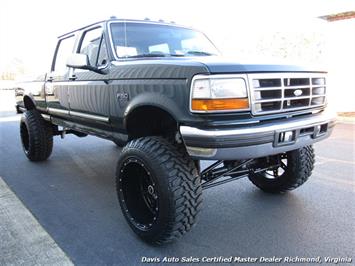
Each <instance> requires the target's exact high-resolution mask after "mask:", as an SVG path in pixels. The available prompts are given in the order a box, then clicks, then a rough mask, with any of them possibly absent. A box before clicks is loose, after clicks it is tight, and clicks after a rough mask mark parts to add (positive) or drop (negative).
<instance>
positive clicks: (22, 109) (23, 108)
mask: <svg viewBox="0 0 355 266" xmlns="http://www.w3.org/2000/svg"><path fill="white" fill-rule="evenodd" d="M18 109H19V110H20V111H21V112H26V111H27V109H26V108H25V107H21V106H19V107H18Z"/></svg>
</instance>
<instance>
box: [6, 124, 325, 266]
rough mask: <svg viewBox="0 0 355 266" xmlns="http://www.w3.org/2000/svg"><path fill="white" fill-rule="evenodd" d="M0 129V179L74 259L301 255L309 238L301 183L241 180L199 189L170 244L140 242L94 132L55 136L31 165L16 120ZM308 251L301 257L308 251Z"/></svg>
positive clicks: (309, 213)
mask: <svg viewBox="0 0 355 266" xmlns="http://www.w3.org/2000/svg"><path fill="white" fill-rule="evenodd" d="M5 124H6V125H5ZM0 130H1V139H0V141H1V143H0V144H1V149H2V152H1V155H0V156H1V157H0V159H1V163H2V166H1V175H2V177H3V178H4V180H5V182H6V183H7V184H8V185H9V186H10V188H11V189H12V190H13V191H14V192H15V193H16V195H17V196H18V197H19V198H20V199H21V200H22V202H23V203H24V205H25V206H26V207H27V208H28V209H29V210H30V211H31V212H32V214H33V215H34V216H35V217H36V219H37V220H38V221H39V223H40V224H41V225H42V226H43V227H44V228H45V229H46V231H47V232H48V233H49V234H50V235H51V236H52V237H53V239H54V240H55V241H56V242H57V243H58V245H59V246H60V247H61V248H62V249H63V250H64V252H65V253H66V254H67V255H68V256H69V257H70V259H71V260H72V261H73V262H74V263H75V264H79V265H94V264H95V265H103V264H105V265H113V264H124V265H133V264H138V263H140V262H141V261H142V257H159V258H162V257H164V256H168V257H171V256H175V257H183V256H187V257H188V256H194V257H203V256H209V257H211V256H242V255H243V256H260V254H273V255H288V256H289V255H292V254H294V255H298V256H299V255H304V254H305V252H306V251H305V249H304V248H302V247H301V246H302V245H299V243H300V242H302V243H308V244H306V245H305V247H311V246H312V243H314V241H313V240H312V235H311V233H310V229H309V227H308V225H309V222H310V221H312V220H313V223H314V220H315V219H316V220H317V219H320V218H321V217H318V216H317V213H314V208H313V209H312V208H306V207H305V206H307V205H308V204H311V203H310V202H307V201H310V199H309V197H308V198H307V197H306V196H305V194H306V192H307V191H308V190H310V189H309V188H307V186H306V187H305V188H301V189H300V190H298V191H295V192H293V193H289V194H286V195H268V194H265V193H263V192H261V191H259V190H258V189H256V188H254V187H253V185H252V184H251V183H250V182H249V181H248V180H247V179H243V180H240V181H236V182H232V183H230V184H228V185H224V186H220V187H216V188H212V189H210V190H206V191H204V195H203V199H204V202H203V210H202V211H201V213H200V215H199V219H198V223H197V225H196V226H195V227H194V228H193V230H192V231H191V232H190V233H189V234H187V235H185V236H184V237H183V238H181V239H180V240H179V241H178V242H175V243H172V244H169V245H166V246H161V247H156V246H155V247H154V246H150V245H147V244H145V243H143V242H142V241H140V240H139V239H138V238H137V237H136V236H135V235H134V234H133V233H132V232H131V229H130V228H129V226H128V225H127V223H126V221H125V220H124V217H123V215H122V214H121V211H120V208H119V204H118V201H117V198H116V192H115V183H114V176H115V166H116V162H117V159H118V157H119V153H120V149H119V148H117V147H116V146H115V144H113V143H111V142H109V141H106V140H100V139H97V138H95V137H87V138H82V139H79V138H77V137H75V136H67V137H66V138H65V139H64V140H61V139H60V138H55V143H54V152H53V154H52V156H51V157H50V159H49V160H48V161H47V162H44V163H39V164H37V163H31V162H29V161H28V160H27V159H26V158H25V156H24V154H23V152H22V150H21V146H20V140H19V136H18V122H6V123H0ZM313 229H314V228H313ZM318 230H319V233H321V229H318ZM316 233H318V232H316ZM309 241H310V242H309ZM297 246H298V248H297ZM256 247H258V248H256ZM314 250H315V249H311V250H308V251H307V252H308V255H309V253H310V254H311V255H316V254H313V253H312V252H314ZM306 255H307V254H306Z"/></svg>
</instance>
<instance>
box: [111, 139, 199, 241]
mask: <svg viewBox="0 0 355 266" xmlns="http://www.w3.org/2000/svg"><path fill="white" fill-rule="evenodd" d="M116 184H117V194H118V199H119V202H120V205H121V208H122V211H123V214H124V216H125V218H126V220H127V222H128V224H129V225H130V227H131V228H132V229H133V231H134V232H135V233H136V234H137V235H138V236H139V237H141V238H142V239H143V240H145V241H147V242H150V243H155V244H161V243H166V242H170V241H172V240H174V239H176V238H178V237H180V236H181V235H183V234H184V233H186V232H187V231H189V230H190V229H191V227H192V226H193V225H194V223H195V221H196V216H197V214H198V212H199V210H200V205H201V201H202V198H201V194H202V188H201V182H200V177H199V175H198V172H197V170H196V167H195V164H194V162H193V161H192V160H191V159H190V158H189V157H188V155H187V153H186V152H181V151H179V149H177V148H176V146H174V145H172V144H171V143H169V142H168V141H167V140H165V139H163V138H160V137H144V138H140V139H136V140H133V141H131V142H129V143H128V144H127V146H126V147H124V149H123V151H122V155H121V157H120V159H119V161H118V164H117V174H116Z"/></svg>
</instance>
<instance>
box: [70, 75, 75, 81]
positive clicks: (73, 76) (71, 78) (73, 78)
mask: <svg viewBox="0 0 355 266" xmlns="http://www.w3.org/2000/svg"><path fill="white" fill-rule="evenodd" d="M76 79H77V76H75V75H71V76H70V77H69V80H76Z"/></svg>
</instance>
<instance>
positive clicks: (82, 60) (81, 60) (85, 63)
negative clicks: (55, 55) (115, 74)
mask: <svg viewBox="0 0 355 266" xmlns="http://www.w3.org/2000/svg"><path fill="white" fill-rule="evenodd" d="M67 66H68V67H72V68H78V69H87V70H91V71H94V72H96V73H99V74H107V70H105V69H102V68H97V67H94V66H92V65H90V61H89V57H88V55H86V54H71V55H70V56H69V58H68V60H67Z"/></svg>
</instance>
